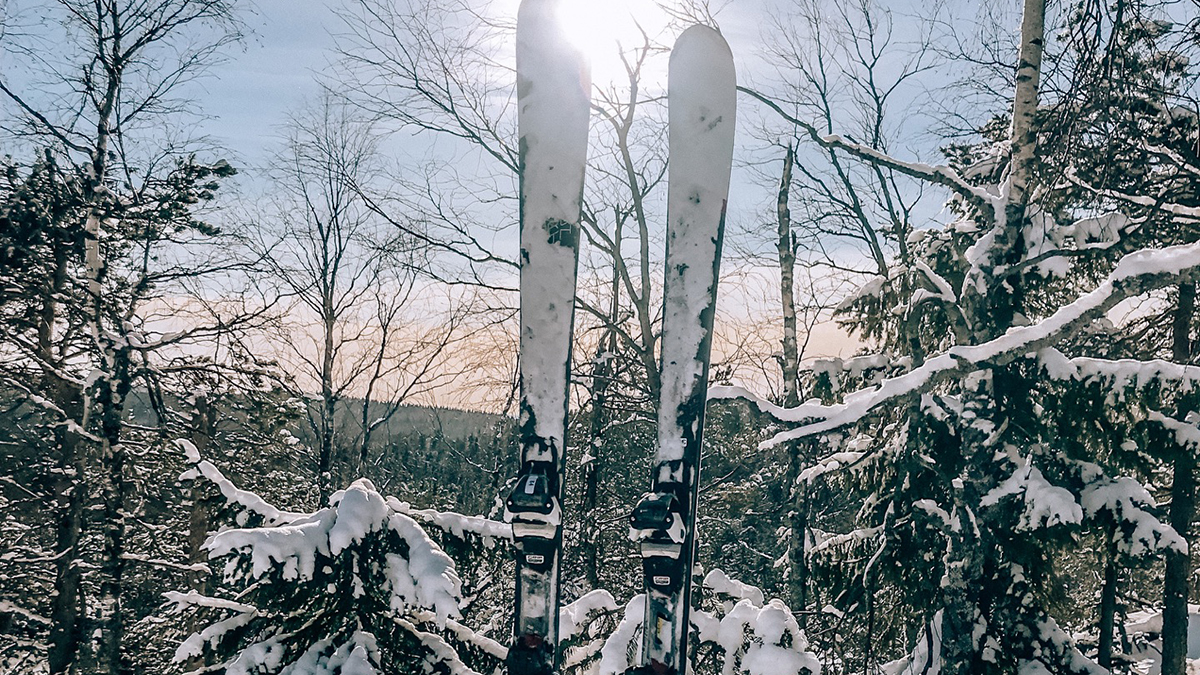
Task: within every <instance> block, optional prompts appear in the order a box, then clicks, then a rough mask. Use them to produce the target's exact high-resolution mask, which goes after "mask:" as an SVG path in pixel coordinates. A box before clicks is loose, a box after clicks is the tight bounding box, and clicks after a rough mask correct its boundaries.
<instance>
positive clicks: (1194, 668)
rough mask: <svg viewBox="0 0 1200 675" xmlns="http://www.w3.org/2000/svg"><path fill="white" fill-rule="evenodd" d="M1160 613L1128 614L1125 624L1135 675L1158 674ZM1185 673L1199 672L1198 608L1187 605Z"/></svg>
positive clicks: (1199, 606) (1160, 631)
mask: <svg viewBox="0 0 1200 675" xmlns="http://www.w3.org/2000/svg"><path fill="white" fill-rule="evenodd" d="M1162 623H1163V616H1162V610H1160V609H1154V610H1146V611H1140V612H1131V613H1130V614H1129V616H1128V617H1127V620H1126V622H1125V634H1126V635H1128V636H1129V639H1130V642H1131V643H1132V645H1133V650H1132V651H1131V653H1130V654H1129V656H1130V657H1131V658H1132V659H1133V660H1134V661H1136V665H1135V666H1134V669H1133V672H1134V673H1136V674H1137V675H1160V673H1162ZM1186 656H1187V672H1188V675H1192V673H1194V672H1200V605H1188V636H1187V655H1186Z"/></svg>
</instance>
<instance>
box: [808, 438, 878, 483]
mask: <svg viewBox="0 0 1200 675" xmlns="http://www.w3.org/2000/svg"><path fill="white" fill-rule="evenodd" d="M853 442H854V441H851V443H853ZM864 455H866V453H865V452H835V453H833V454H832V455H829V456H828V457H825V458H824V459H822V460H821V461H819V462H817V463H816V464H814V465H813V466H810V467H806V468H805V469H804V470H802V471H801V472H800V475H799V476H797V478H796V480H797V481H799V482H803V483H812V482H813V481H814V480H816V479H817V478H819V477H821V476H823V475H825V474H827V473H832V472H834V471H838V470H839V469H841V468H843V467H847V466H850V465H852V464H854V463H855V462H857V461H858V460H860V459H862V458H863V456H864Z"/></svg>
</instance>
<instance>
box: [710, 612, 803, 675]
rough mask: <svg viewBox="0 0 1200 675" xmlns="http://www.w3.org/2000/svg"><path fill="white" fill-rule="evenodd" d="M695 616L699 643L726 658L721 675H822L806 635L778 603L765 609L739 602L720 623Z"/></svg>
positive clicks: (714, 619) (711, 618)
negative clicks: (711, 646) (716, 649)
mask: <svg viewBox="0 0 1200 675" xmlns="http://www.w3.org/2000/svg"><path fill="white" fill-rule="evenodd" d="M696 614H698V616H697V620H696V624H697V634H698V637H699V639H700V641H701V642H713V643H715V644H716V645H717V646H718V647H720V648H721V649H722V651H723V652H724V654H725V660H724V663H723V664H722V667H721V675H735V674H736V673H747V674H748V675H804V674H805V673H810V674H812V675H816V674H817V673H820V672H821V664H820V662H819V661H818V660H817V658H816V656H815V655H814V654H813V653H812V652H810V651H808V639H807V638H806V637H805V635H804V632H803V631H801V630H800V626H799V625H798V624H797V623H796V619H795V617H793V616H792V613H791V611H790V610H789V609H788V607H787V605H785V604H783V602H782V601H780V600H778V599H774V600H771V601H770V602H768V603H767V604H766V605H762V606H760V605H758V604H756V603H755V602H753V601H752V600H750V599H742V600H739V601H738V602H737V603H736V604H735V605H734V606H733V607H732V608H730V609H728V610H727V611H726V612H725V615H724V616H723V617H721V618H720V619H719V620H718V619H716V617H714V616H712V615H711V614H708V613H707V612H697V613H696ZM747 636H749V639H747ZM785 644H786V645H787V646H784V645H785Z"/></svg>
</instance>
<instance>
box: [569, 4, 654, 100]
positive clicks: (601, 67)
mask: <svg viewBox="0 0 1200 675" xmlns="http://www.w3.org/2000/svg"><path fill="white" fill-rule="evenodd" d="M558 12H559V14H558V19H559V21H560V22H561V24H562V27H563V30H564V31H565V32H566V34H567V36H568V39H569V40H571V42H572V43H573V44H575V45H577V46H578V47H579V48H580V49H581V50H582V51H583V53H584V54H585V55H586V56H587V57H588V58H589V59H590V60H591V62H592V82H593V83H595V84H596V85H597V86H600V87H608V86H610V85H612V84H618V85H620V84H625V83H626V78H627V76H626V73H625V66H624V65H623V64H622V63H621V57H620V52H621V50H626V51H628V50H630V49H636V48H638V47H640V46H641V45H642V40H643V38H642V31H643V30H644V31H645V32H646V35H648V36H649V37H650V38H651V39H652V40H653V39H654V38H660V37H661V34H662V32H663V30H664V29H665V28H666V25H667V20H668V17H667V16H666V13H665V12H663V11H662V8H660V7H659V6H658V4H657V3H655V2H653V1H652V0H561V2H560V3H559V6H558ZM639 25H640V26H641V30H639V29H638V26H639Z"/></svg>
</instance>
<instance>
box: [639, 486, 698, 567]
mask: <svg viewBox="0 0 1200 675" xmlns="http://www.w3.org/2000/svg"><path fill="white" fill-rule="evenodd" d="M629 520H630V528H629V538H630V539H632V540H633V541H636V542H638V543H639V544H640V545H641V551H642V557H643V558H650V557H667V558H678V557H679V554H680V552H681V551H682V550H683V539H684V531H683V517H682V515H681V514H680V511H679V500H678V499H676V497H675V495H673V494H671V493H670V492H652V493H649V494H646V495H643V496H642V499H641V501H639V502H638V504H637V506H635V507H634V508H633V514H632V516H630V519H629Z"/></svg>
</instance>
